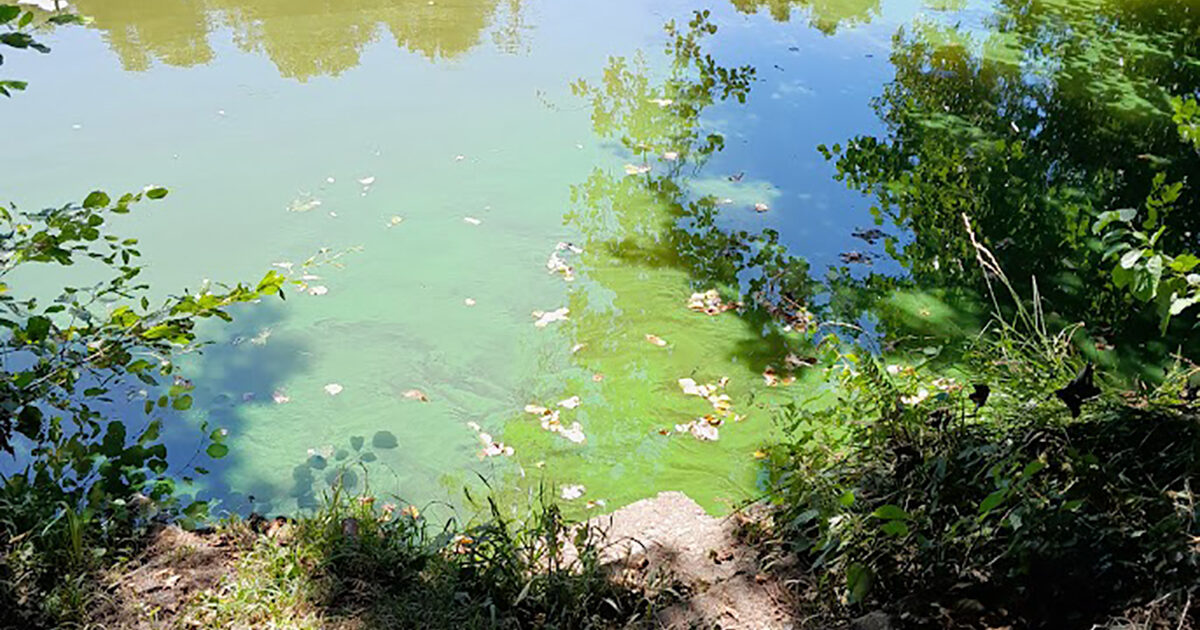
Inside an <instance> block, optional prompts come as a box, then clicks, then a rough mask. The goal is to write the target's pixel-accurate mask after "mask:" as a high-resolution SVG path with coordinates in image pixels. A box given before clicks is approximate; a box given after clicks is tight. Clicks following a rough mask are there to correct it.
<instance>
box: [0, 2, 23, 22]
mask: <svg viewBox="0 0 1200 630" xmlns="http://www.w3.org/2000/svg"><path fill="white" fill-rule="evenodd" d="M18 15H21V7H18V6H13V5H11V4H0V24H7V23H8V22H11V21H13V19H14V18H16V17H17V16H18Z"/></svg>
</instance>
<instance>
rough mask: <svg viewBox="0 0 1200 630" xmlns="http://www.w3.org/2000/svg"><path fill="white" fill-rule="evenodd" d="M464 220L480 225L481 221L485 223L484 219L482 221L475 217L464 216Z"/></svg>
mask: <svg viewBox="0 0 1200 630" xmlns="http://www.w3.org/2000/svg"><path fill="white" fill-rule="evenodd" d="M463 221H465V222H467V223H470V224H471V225H479V224H480V223H483V221H480V220H479V219H476V218H475V217H463Z"/></svg>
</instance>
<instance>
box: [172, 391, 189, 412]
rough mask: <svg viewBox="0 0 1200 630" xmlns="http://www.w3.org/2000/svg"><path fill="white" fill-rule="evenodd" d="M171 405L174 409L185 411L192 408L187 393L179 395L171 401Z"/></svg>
mask: <svg viewBox="0 0 1200 630" xmlns="http://www.w3.org/2000/svg"><path fill="white" fill-rule="evenodd" d="M171 407H172V408H173V409H175V410H176V411H187V410H188V409H191V408H192V397H191V396H190V395H188V394H184V395H182V396H179V397H177V398H176V399H175V401H174V402H172V403H171Z"/></svg>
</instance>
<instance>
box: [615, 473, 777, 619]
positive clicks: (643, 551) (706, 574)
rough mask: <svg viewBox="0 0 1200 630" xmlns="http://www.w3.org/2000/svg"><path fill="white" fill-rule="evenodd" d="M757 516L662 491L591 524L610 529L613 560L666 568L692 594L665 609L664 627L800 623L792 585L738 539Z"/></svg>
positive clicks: (652, 568) (619, 563)
mask: <svg viewBox="0 0 1200 630" xmlns="http://www.w3.org/2000/svg"><path fill="white" fill-rule="evenodd" d="M752 518H754V515H753V514H750V515H744V514H743V515H733V516H730V517H726V518H717V517H714V516H710V515H709V514H707V513H706V512H705V511H704V509H703V508H701V507H700V506H699V505H697V504H696V502H695V501H693V500H691V499H690V498H688V496H687V495H685V494H682V493H680V492H663V493H660V494H659V495H658V496H656V497H654V498H651V499H643V500H641V501H638V502H636V503H632V504H630V505H627V506H625V507H623V508H621V509H619V510H617V511H615V512H613V513H612V514H607V515H604V516H599V517H596V518H595V519H592V522H593V523H594V524H596V525H598V526H600V527H601V528H602V529H606V530H607V538H608V541H609V543H610V544H611V546H610V547H609V548H608V550H607V551H606V555H607V557H608V561H609V562H611V563H613V564H615V565H617V566H626V567H636V568H638V569H640V570H641V571H642V572H643V573H644V574H652V573H653V572H655V571H656V570H658V571H665V572H667V573H668V574H670V575H671V576H672V577H674V578H675V579H676V580H678V582H679V583H681V584H682V585H683V586H684V587H685V588H686V592H687V596H686V597H685V598H684V600H683V601H682V602H680V603H677V604H675V605H673V606H670V607H669V608H667V609H665V610H663V611H661V613H660V614H659V617H658V622H659V623H660V624H661V625H662V627H664V628H670V629H675V628H722V629H725V630H735V629H739V630H740V629H743V628H744V629H755V630H784V629H789V628H798V627H799V625H798V624H797V622H796V621H795V620H794V619H793V615H792V613H791V611H792V610H793V607H792V606H791V605H790V604H789V603H788V596H787V591H786V589H784V588H783V585H782V584H780V583H779V581H778V578H777V577H775V576H774V575H772V574H771V573H767V572H764V571H763V570H762V567H761V566H760V564H759V559H758V553H757V552H756V551H755V550H753V549H751V548H750V547H749V546H747V545H746V544H745V543H743V542H742V541H740V540H739V538H738V536H737V528H738V527H739V526H741V525H743V524H744V522H745V519H752Z"/></svg>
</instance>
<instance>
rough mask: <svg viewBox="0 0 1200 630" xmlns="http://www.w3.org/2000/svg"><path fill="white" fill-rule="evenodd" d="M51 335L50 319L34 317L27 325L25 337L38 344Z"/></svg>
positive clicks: (39, 316)
mask: <svg viewBox="0 0 1200 630" xmlns="http://www.w3.org/2000/svg"><path fill="white" fill-rule="evenodd" d="M49 334H50V319H49V318H46V317H42V316H41V315H34V316H33V317H30V318H29V321H28V322H26V324H25V335H26V336H27V337H29V340H30V341H32V342H34V343H37V342H40V341H42V340H44V339H45V338H46V336H47V335H49Z"/></svg>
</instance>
